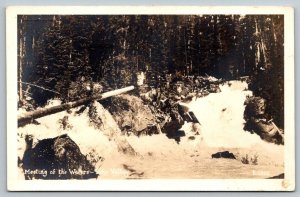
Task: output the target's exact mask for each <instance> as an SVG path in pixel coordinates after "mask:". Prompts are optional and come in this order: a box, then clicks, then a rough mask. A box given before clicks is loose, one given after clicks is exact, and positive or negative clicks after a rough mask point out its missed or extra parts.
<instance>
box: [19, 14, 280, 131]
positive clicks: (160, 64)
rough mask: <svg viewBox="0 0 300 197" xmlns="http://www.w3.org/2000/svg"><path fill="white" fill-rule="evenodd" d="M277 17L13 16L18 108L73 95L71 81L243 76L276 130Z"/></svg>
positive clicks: (113, 85) (110, 85)
mask: <svg viewBox="0 0 300 197" xmlns="http://www.w3.org/2000/svg"><path fill="white" fill-rule="evenodd" d="M283 21H284V18H283V15H245V16H241V15H112V16H108V15H105V16H100V15H98V16H97V15H84V16H81V15H75V16H71V15H55V16H54V15H51V16H50V15H30V16H29V15H28V16H27V15H20V16H18V96H19V97H18V98H19V106H20V107H22V106H24V105H25V103H26V102H30V103H31V105H32V106H34V108H36V107H39V106H43V105H45V104H46V102H47V101H48V100H49V99H52V98H59V99H61V100H62V101H64V102H66V101H72V100H76V99H78V94H74V91H75V92H76V91H78V89H77V88H76V85H74V84H76V82H79V81H80V82H82V83H90V84H91V86H93V84H96V83H99V84H101V86H102V87H103V91H104V92H105V91H108V90H112V89H117V88H121V87H124V86H128V85H136V83H137V75H136V74H137V73H140V72H143V73H145V75H146V83H147V84H148V85H149V86H151V87H154V88H157V87H162V86H164V85H165V83H166V80H167V76H173V77H177V78H178V77H179V78H180V77H186V76H214V77H216V78H218V79H222V80H224V81H227V80H237V79H240V78H241V77H244V76H249V89H250V90H252V91H253V93H254V95H255V96H260V97H262V98H264V99H266V100H267V108H266V111H267V113H268V115H269V118H272V119H274V122H276V124H277V125H278V126H279V127H281V128H283V126H284V118H283V109H284V105H283V104H284V100H283V98H284V72H283V71H284V54H283V52H284V23H283Z"/></svg>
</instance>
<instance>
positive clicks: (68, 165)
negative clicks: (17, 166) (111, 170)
mask: <svg viewBox="0 0 300 197" xmlns="http://www.w3.org/2000/svg"><path fill="white" fill-rule="evenodd" d="M25 141H26V144H27V147H26V150H25V152H24V156H23V159H22V164H23V165H22V167H23V170H24V176H25V179H27V180H30V179H90V178H97V177H98V174H97V173H96V172H95V169H94V166H93V165H92V164H91V163H90V162H89V161H88V160H87V158H86V156H85V155H83V154H82V153H81V151H80V149H79V147H78V145H77V144H76V143H75V142H74V141H73V140H72V139H71V138H70V137H69V136H68V135H67V134H64V135H60V136H58V137H55V138H48V139H43V140H40V141H39V142H38V143H37V144H36V145H35V146H34V147H33V146H32V145H33V144H32V142H33V138H32V136H26V137H25Z"/></svg>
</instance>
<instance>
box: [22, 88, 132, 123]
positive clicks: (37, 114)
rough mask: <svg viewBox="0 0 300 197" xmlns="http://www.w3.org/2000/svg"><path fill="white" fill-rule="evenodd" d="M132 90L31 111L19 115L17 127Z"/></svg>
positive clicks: (108, 93) (124, 89) (119, 90)
mask: <svg viewBox="0 0 300 197" xmlns="http://www.w3.org/2000/svg"><path fill="white" fill-rule="evenodd" d="M133 89H134V86H129V87H125V88H121V89H118V90H113V91H109V92H105V93H103V94H100V95H96V96H92V97H89V98H84V99H80V100H77V101H73V102H69V103H65V104H62V105H58V106H54V107H48V108H43V109H38V110H35V111H31V112H26V113H23V114H20V115H19V116H18V127H21V126H24V125H26V124H29V123H31V122H32V121H33V120H34V119H37V118H41V117H43V116H47V115H51V114H55V113H58V112H61V111H65V110H68V109H71V108H74V107H78V106H80V105H84V104H87V103H90V102H91V101H94V100H103V99H106V98H109V97H111V96H116V95H119V94H123V93H125V92H128V91H131V90H133Z"/></svg>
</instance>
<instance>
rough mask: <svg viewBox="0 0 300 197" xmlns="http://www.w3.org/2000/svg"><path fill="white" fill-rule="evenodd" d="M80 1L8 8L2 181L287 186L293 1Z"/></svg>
mask: <svg viewBox="0 0 300 197" xmlns="http://www.w3.org/2000/svg"><path fill="white" fill-rule="evenodd" d="M31 8H32V9H31ZM83 8H84V7H78V9H77V8H76V7H73V8H72V7H66V8H64V7H62V6H61V7H57V9H56V8H54V9H50V7H49V9H48V8H47V7H44V8H43V9H42V8H41V7H27V8H26V7H11V9H10V8H8V9H7V22H8V24H7V36H8V37H7V101H8V104H7V105H8V106H7V111H8V112H7V113H8V116H7V119H8V120H7V121H8V130H7V135H8V141H7V146H8V166H9V168H8V172H7V173H8V188H11V190H37V191H38V190H52V189H53V188H51V189H50V185H49V183H50V184H52V183H53V184H54V186H57V187H54V189H55V188H57V190H69V189H67V188H63V189H62V187H60V186H59V185H60V184H65V185H66V184H67V185H69V187H70V190H86V189H85V188H89V189H92V190H111V188H115V190H133V191H134V190H136V191H138V190H164V189H158V188H161V187H163V186H159V187H157V185H156V184H159V183H160V182H161V183H164V184H166V183H168V181H171V182H170V185H169V186H166V187H165V189H166V190H172V188H173V189H174V190H185V189H184V188H185V186H187V185H189V184H190V182H189V181H191V183H192V184H190V186H187V190H216V191H218V190H271V191H277V190H280V191H286V190H287V191H291V190H294V185H295V172H294V166H295V155H294V151H295V148H294V133H295V130H294V73H293V70H294V62H293V61H294V60H293V55H294V51H293V44H294V43H293V36H294V33H293V26H294V24H293V10H292V9H291V8H287V7H275V8H276V9H275V8H274V9H270V10H268V9H266V8H264V7H258V8H251V7H241V9H239V7H236V8H234V7H231V8H226V7H216V8H214V7H210V9H208V8H205V7H191V8H185V7H170V8H168V7H166V8H164V7H163V6H160V7H155V6H149V7H141V8H138V7H134V6H132V7H129V9H128V10H126V9H125V11H124V9H122V8H121V7H110V8H105V7H102V8H101V7H99V8H98V9H97V7H95V8H88V7H86V8H84V9H83ZM167 8H168V9H167ZM271 10H273V11H271ZM45 180H47V181H46V182H45ZM62 180H64V181H62ZM49 181H50V182H49ZM66 181H67V182H66ZM75 181H76V182H75ZM86 181H88V182H86ZM106 181H108V182H106ZM114 181H117V182H119V181H120V182H121V183H122V184H125V185H124V186H122V187H120V188H118V186H117V184H114V183H117V182H114ZM132 181H134V182H132ZM148 181H149V182H148ZM172 181H178V183H172ZM214 181H215V182H214ZM73 182H74V184H73ZM102 182H104V183H105V184H111V185H110V186H109V187H104V185H105V184H104V183H103V184H102ZM154 182H156V183H155V184H154ZM33 183H34V184H37V185H38V184H42V185H43V186H42V187H40V188H39V187H34V186H29V185H31V184H33ZM46 183H47V184H48V186H47V185H46ZM81 183H83V185H82V187H81V186H79V185H80V184H81ZM94 183H95V187H94V186H93V184H94ZM133 183H137V185H135V186H134V185H132V184H133ZM139 183H141V184H142V187H139ZM72 184H73V185H72ZM90 184H91V185H90ZM130 184H131V186H130V187H128V188H126V189H124V187H126V185H130ZM151 184H154V185H153V186H151ZM206 184H208V186H205V185H206ZM222 184H223V186H222ZM251 184H252V185H251ZM264 184H266V187H264ZM24 185H25V186H24ZM26 185H27V186H28V187H27V186H26ZM88 185H89V186H88ZM101 185H102V187H97V186H101ZM214 185H216V186H214ZM122 188H123V189H122Z"/></svg>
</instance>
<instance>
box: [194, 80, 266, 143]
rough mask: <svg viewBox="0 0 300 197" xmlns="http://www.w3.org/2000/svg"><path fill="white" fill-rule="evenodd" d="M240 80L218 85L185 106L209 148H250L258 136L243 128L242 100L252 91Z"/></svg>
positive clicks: (257, 140)
mask: <svg viewBox="0 0 300 197" xmlns="http://www.w3.org/2000/svg"><path fill="white" fill-rule="evenodd" d="M247 88H248V84H247V83H246V82H242V81H230V82H227V83H225V84H223V85H220V89H221V92H219V93H211V94H209V95H208V96H206V97H202V98H198V99H196V100H193V101H192V102H191V103H190V104H189V107H190V109H191V111H193V112H194V114H195V115H196V117H197V118H198V120H199V122H200V124H201V133H202V135H203V139H204V142H205V143H206V144H207V145H208V146H210V147H251V146H253V145H254V144H257V143H260V142H261V139H260V137H259V136H258V135H253V134H251V133H249V132H246V131H244V129H243V128H244V123H245V121H244V118H243V114H244V110H245V105H244V101H245V99H246V97H247V96H251V95H252V92H251V91H249V90H247Z"/></svg>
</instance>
